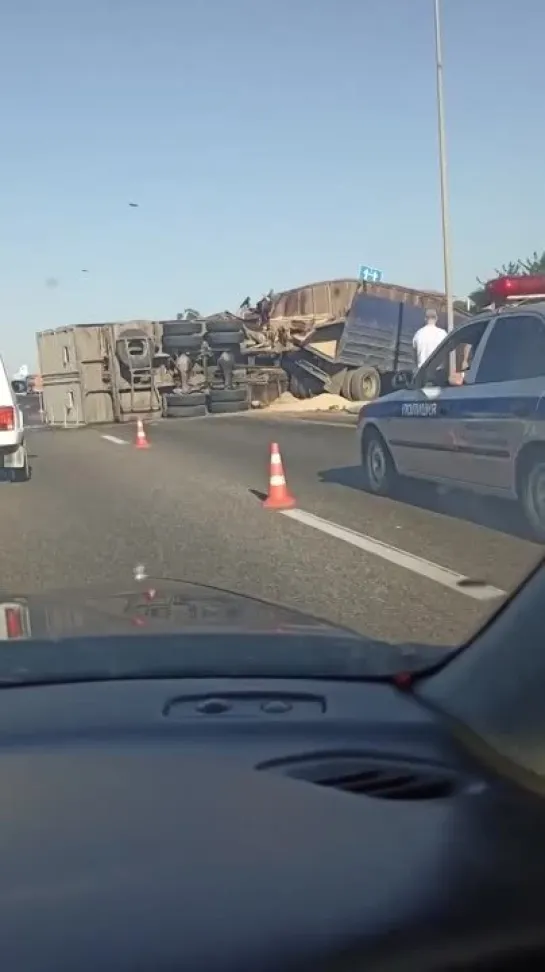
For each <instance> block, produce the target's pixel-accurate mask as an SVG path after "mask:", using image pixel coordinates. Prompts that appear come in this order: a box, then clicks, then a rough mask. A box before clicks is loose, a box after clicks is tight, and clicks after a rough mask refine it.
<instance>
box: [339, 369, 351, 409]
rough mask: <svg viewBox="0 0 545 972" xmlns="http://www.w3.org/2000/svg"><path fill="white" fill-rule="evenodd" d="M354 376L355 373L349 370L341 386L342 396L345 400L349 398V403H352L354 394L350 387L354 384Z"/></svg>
mask: <svg viewBox="0 0 545 972" xmlns="http://www.w3.org/2000/svg"><path fill="white" fill-rule="evenodd" d="M352 375H353V372H352V371H351V370H350V368H348V369H347V372H346V374H345V376H344V378H343V383H342V386H341V395H342V396H343V398H347V399H348V401H349V402H351V401H352V392H351V390H350V385H351V384H352Z"/></svg>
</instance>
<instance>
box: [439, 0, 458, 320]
mask: <svg viewBox="0 0 545 972" xmlns="http://www.w3.org/2000/svg"><path fill="white" fill-rule="evenodd" d="M434 11H435V64H436V72H437V123H438V129H439V169H440V175H441V222H442V227H443V264H444V274H445V294H446V298H447V330H448V331H452V329H453V327H454V311H453V297H452V279H451V273H450V225H449V211H448V181H447V153H446V138H445V112H444V107H443V45H442V42H441V10H440V0H434Z"/></svg>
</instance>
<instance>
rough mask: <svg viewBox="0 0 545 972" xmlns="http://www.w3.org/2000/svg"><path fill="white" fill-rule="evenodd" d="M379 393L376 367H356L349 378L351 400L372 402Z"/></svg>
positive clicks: (378, 377)
mask: <svg viewBox="0 0 545 972" xmlns="http://www.w3.org/2000/svg"><path fill="white" fill-rule="evenodd" d="M379 395H380V375H379V373H378V371H377V369H376V368H356V370H355V371H354V372H352V375H351V378H350V397H351V399H352V401H353V402H372V401H374V400H375V398H378V397H379Z"/></svg>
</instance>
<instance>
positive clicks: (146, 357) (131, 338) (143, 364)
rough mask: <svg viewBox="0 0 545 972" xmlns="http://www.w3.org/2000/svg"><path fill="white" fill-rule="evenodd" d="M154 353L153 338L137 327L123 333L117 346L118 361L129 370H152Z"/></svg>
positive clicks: (129, 328)
mask: <svg viewBox="0 0 545 972" xmlns="http://www.w3.org/2000/svg"><path fill="white" fill-rule="evenodd" d="M127 342H129V343H127ZM154 351H155V347H154V341H153V338H150V336H149V334H146V332H145V331H141V330H140V329H139V328H136V327H128V328H127V330H126V331H122V332H121V334H120V335H119V337H118V339H117V343H116V346H115V353H116V355H117V359H118V361H120V362H121V364H122V365H125V367H126V368H129V369H130V368H131V366H132V367H133V368H151V364H152V359H153V354H154Z"/></svg>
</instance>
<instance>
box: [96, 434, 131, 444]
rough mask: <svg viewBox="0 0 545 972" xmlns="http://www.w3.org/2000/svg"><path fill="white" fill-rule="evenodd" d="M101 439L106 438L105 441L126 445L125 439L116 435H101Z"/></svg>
mask: <svg viewBox="0 0 545 972" xmlns="http://www.w3.org/2000/svg"><path fill="white" fill-rule="evenodd" d="M101 439H106V442H113V443H114V445H128V442H127V440H126V439H118V438H117V436H116V435H101Z"/></svg>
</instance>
